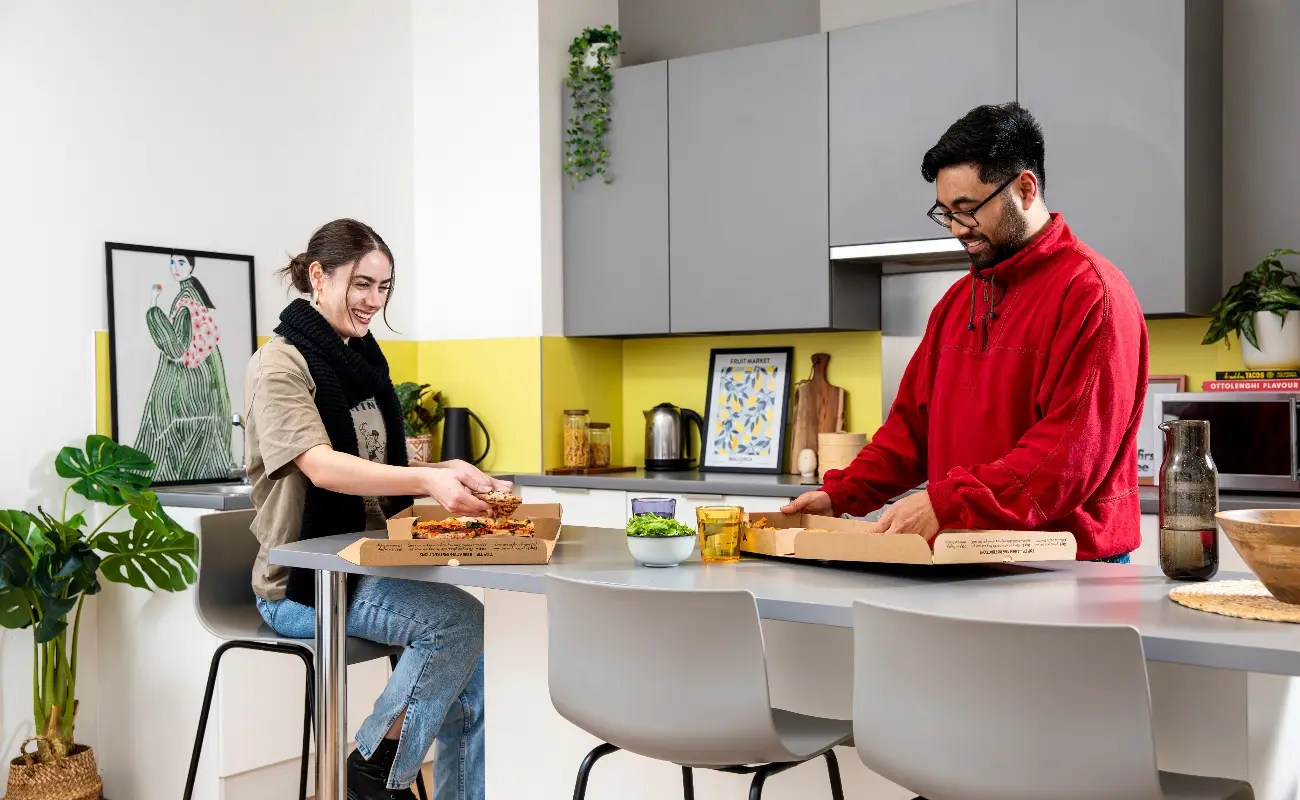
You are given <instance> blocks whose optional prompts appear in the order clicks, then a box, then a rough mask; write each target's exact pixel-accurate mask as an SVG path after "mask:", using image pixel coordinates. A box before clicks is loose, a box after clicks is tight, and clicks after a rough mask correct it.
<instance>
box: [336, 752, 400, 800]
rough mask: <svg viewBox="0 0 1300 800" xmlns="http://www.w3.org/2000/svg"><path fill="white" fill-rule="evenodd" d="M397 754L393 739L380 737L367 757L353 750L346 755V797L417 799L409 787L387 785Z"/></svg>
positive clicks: (393, 799) (388, 799) (362, 798)
mask: <svg viewBox="0 0 1300 800" xmlns="http://www.w3.org/2000/svg"><path fill="white" fill-rule="evenodd" d="M396 757H397V740H396V739H381V740H380V741H379V746H378V747H376V748H375V752H374V753H371V755H370V759H369V760H366V759H365V758H363V757H362V755H361V752H360V751H359V750H353V751H352V755H350V756H348V800H416V798H415V793H414V792H412V791H411V790H410V789H389V788H388V773H389V772H391V771H392V769H393V759H394V758H396Z"/></svg>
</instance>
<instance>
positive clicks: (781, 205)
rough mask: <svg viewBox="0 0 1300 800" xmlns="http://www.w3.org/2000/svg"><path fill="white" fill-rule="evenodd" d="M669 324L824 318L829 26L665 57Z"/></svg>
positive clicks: (747, 327) (827, 305) (827, 294)
mask: <svg viewBox="0 0 1300 800" xmlns="http://www.w3.org/2000/svg"><path fill="white" fill-rule="evenodd" d="M668 80H669V92H668V107H669V115H668V119H669V123H668V128H669V137H668V140H669V145H670V157H669V175H670V187H671V190H670V193H671V203H670V205H669V219H670V223H671V225H670V230H671V235H670V247H669V250H670V253H671V258H670V265H671V268H670V274H671V276H672V285H671V291H670V295H671V298H672V303H671V308H672V331H673V332H674V333H702V332H721V331H751V330H798V329H817V328H820V329H825V328H829V327H831V325H832V319H831V270H830V264H829V257H828V249H827V246H828V245H827V236H826V225H827V194H826V192H827V159H826V124H827V122H826V36H825V35H824V34H816V35H811V36H802V37H799V38H796V39H787V40H784V41H779V42H773V43H770V44H761V45H755V46H752V47H744V48H739V49H736V50H727V51H723V52H717V53H708V54H705V55H699V56H691V57H689V58H682V59H674V60H671V61H669V62H668Z"/></svg>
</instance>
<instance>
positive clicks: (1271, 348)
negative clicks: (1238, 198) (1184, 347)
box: [1201, 249, 1300, 369]
mask: <svg viewBox="0 0 1300 800" xmlns="http://www.w3.org/2000/svg"><path fill="white" fill-rule="evenodd" d="M1296 255H1300V251H1297V250H1286V249H1282V250H1274V251H1273V252H1271V253H1269V254H1268V255H1266V256H1264V260H1263V261H1261V262H1259V264H1258V266H1256V267H1255V268H1254V269H1251V270H1249V271H1247V272H1246V273H1244V274H1243V275H1242V276H1241V280H1240V281H1239V282H1238V283H1237V285H1235V286H1233V287H1232V288H1231V289H1229V290H1228V291H1227V293H1226V294H1224V296H1223V299H1222V300H1220V301H1219V302H1218V303H1216V304H1215V305H1214V308H1212V309H1210V327H1209V329H1208V330H1207V331H1206V332H1205V338H1204V339H1202V340H1201V344H1214V343H1215V342H1217V341H1219V340H1220V339H1222V340H1223V342H1224V344H1225V345H1227V346H1228V347H1231V346H1232V344H1231V341H1230V339H1229V336H1228V334H1230V333H1231V332H1233V331H1236V332H1237V336H1238V338H1239V339H1240V340H1241V360H1242V362H1243V363H1244V364H1245V365H1246V368H1247V369H1293V368H1295V367H1300V280H1297V275H1296V273H1295V272H1293V271H1292V270H1289V269H1285V268H1284V267H1283V266H1282V262H1281V260H1280V259H1281V257H1282V256H1296Z"/></svg>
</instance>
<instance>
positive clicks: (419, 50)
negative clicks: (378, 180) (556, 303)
mask: <svg viewBox="0 0 1300 800" xmlns="http://www.w3.org/2000/svg"><path fill="white" fill-rule="evenodd" d="M410 30H411V33H410V47H411V49H412V54H413V75H414V83H413V97H414V117H413V120H414V131H415V135H414V154H413V162H412V175H413V180H414V188H413V192H414V194H413V197H414V203H415V216H414V225H415V226H414V246H415V258H416V260H417V262H418V264H419V266H420V278H419V280H420V284H419V287H418V288H419V293H420V296H421V298H422V299H423V302H424V305H423V306H422V308H421V311H420V314H419V317H418V320H417V322H416V324H415V325H413V326H412V328H413V329H414V331H415V333H416V334H418V336H417V338H420V339H474V338H492V337H509V336H540V335H541V329H542V310H541V302H540V297H541V280H542V277H541V236H542V234H541V224H542V223H541V188H540V187H541V171H540V168H539V162H538V142H539V141H540V130H541V128H540V125H541V122H540V116H539V111H538V109H539V102H540V99H539V95H538V91H537V75H538V14H537V0H494V2H491V3H484V2H479V1H478V0H446V2H436V3H415V4H414V5H413V11H412V18H411V28H410Z"/></svg>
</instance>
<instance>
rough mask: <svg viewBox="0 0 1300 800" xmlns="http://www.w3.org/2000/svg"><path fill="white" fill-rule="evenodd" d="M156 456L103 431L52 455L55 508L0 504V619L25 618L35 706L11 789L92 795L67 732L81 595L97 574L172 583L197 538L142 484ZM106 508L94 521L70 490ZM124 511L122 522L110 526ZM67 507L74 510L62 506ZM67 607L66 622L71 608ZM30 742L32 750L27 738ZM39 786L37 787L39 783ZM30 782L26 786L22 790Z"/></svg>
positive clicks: (189, 565) (177, 581) (82, 751)
mask: <svg viewBox="0 0 1300 800" xmlns="http://www.w3.org/2000/svg"><path fill="white" fill-rule="evenodd" d="M154 468H155V465H154V463H153V462H152V461H150V460H149V457H148V456H146V455H145V454H144V453H141V452H140V451H139V450H135V449H133V448H130V447H126V446H125V445H120V444H117V443H116V442H114V441H113V440H112V439H109V438H108V437H106V436H88V437H86V446H85V449H82V450H78V449H77V448H75V447H65V448H63V449H62V450H60V451H59V453H58V455H57V456H56V457H55V459H54V469H55V472H57V473H58V475H59V477H62V478H67V479H68V480H70V481H71V483H70V484H69V485H68V486H67V488H66V489H64V492H63V497H62V500H61V501H60V503H59V507H58V515H57V516H56V515H55V514H53V513H51V512H50V511H47V510H46V509H45V508H43V507H38V508H37V511H36V513H34V514H33V513H31V512H28V511H23V510H18V509H9V510H0V626H2V627H5V628H13V629H24V628H32V629H33V630H32V633H33V638H34V640H35V645H36V652H35V655H34V657H33V658H34V660H33V664H32V712H33V717H34V721H35V724H36V732H37V735H36V736H35V737H33V739H29V740H28V741H27V742H25V743H24V744H23V746H22V748H21V751H22V752H21V753H20V755H19V757H18V758H15V759H13V761H11V762H10V765H9V796H10V797H28V796H39V797H99V794H98V792H99V791H100V788H101V787H100V781H99V775H98V770H97V768H96V766H95V754H94V752H93V751H92V750H91V749H90V748H89V747H87V746H85V745H81V744H77V743H76V741H75V739H74V738H73V733H74V724H75V722H76V715H77V654H78V653H77V651H78V644H79V641H80V633H81V611H82V608H83V607H84V606H85V602H86V597H88V596H89V595H92V594H95V593H97V592H98V591H99V589H100V578H101V576H102V577H103V578H105V579H107V580H110V581H114V582H116V583H125V584H127V585H130V586H135V587H137V588H140V589H148V590H153V589H162V590H163V591H168V592H176V591H180V590H182V589H185V588H186V587H187V586H189V585H191V584H192V583H194V581H195V579H196V578H197V577H198V574H197V571H196V569H195V560H196V559H197V557H198V540H197V538H196V537H195V536H194V534H193V533H190V532H189V531H187V530H185V529H184V528H182V527H181V526H180V525H178V524H177V523H176V522H175V521H174V520H172V519H171V517H169V516H167V514H166V512H164V511H163V509H162V506H161V505H160V504H159V502H158V496H157V495H155V494H154V493H153V492H151V491H149V490H148V486H149V485H150V476H151V475H152V474H153V471H154ZM74 492H75V493H76V494H78V495H80V496H81V497H83V498H85V499H86V500H89V501H90V502H91V503H92V504H99V505H103V506H107V507H108V509H111V510H110V511H109V512H108V513H107V514H105V515H104V519H103V520H102V521H101V522H99V523H98V524H96V525H94V526H92V525H91V524H90V523H89V522H88V521H87V519H86V514H85V512H83V511H75V510H73V509H72V508H70V507H69V504H68V500H69V499H70V496H71V494H72V493H74ZM122 511H126V512H127V514H128V516H129V519H130V525H129V527H128V528H127V529H126V530H120V531H119V530H107V529H106V528H107V526H108V525H109V524H110V523H111V522H112V521H113V520H114V519H115V518H116V517H117V516H118V515H119V514H120V513H121V512H122ZM69 512H71V513H69ZM69 614H72V615H73V618H72V626H71V628H69V626H68V615H69ZM33 741H34V742H35V743H36V750H35V752H28V747H27V746H28V745H29V744H31V743H32V742H33ZM37 787H39V788H37ZM29 790H30V793H26V794H25V793H24V792H27V791H29Z"/></svg>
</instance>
